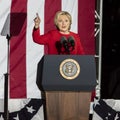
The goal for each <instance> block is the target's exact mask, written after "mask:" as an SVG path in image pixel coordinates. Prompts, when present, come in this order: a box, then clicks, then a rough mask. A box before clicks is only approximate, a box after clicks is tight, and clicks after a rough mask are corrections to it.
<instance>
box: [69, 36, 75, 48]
mask: <svg viewBox="0 0 120 120" xmlns="http://www.w3.org/2000/svg"><path fill="white" fill-rule="evenodd" d="M68 43H69V47H72V50H73V49H74V46H75V40H74V37H73V36H70V37H69V38H68Z"/></svg>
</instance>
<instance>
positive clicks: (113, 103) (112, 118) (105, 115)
mask: <svg viewBox="0 0 120 120" xmlns="http://www.w3.org/2000/svg"><path fill="white" fill-rule="evenodd" d="M119 106H120V100H114V99H100V100H95V104H94V107H93V109H94V114H93V120H120V107H119Z"/></svg>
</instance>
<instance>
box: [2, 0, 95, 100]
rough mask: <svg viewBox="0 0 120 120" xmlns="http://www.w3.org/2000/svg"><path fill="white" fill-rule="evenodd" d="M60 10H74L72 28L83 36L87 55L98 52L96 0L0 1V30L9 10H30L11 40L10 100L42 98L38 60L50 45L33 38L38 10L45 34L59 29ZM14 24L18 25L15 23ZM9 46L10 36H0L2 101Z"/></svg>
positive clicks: (41, 26) (23, 11)
mask: <svg viewBox="0 0 120 120" xmlns="http://www.w3.org/2000/svg"><path fill="white" fill-rule="evenodd" d="M58 10H65V11H68V12H70V13H71V15H72V20H73V22H72V26H71V31H73V32H76V33H78V34H79V35H80V38H81V41H82V44H83V47H84V50H85V53H86V54H95V39H94V22H95V20H94V11H95V0H52V1H50V0H22V1H21V0H17V1H16V0H0V11H1V12H0V32H1V31H2V28H3V27H4V23H5V21H6V19H7V16H8V14H9V13H26V15H27V16H26V19H25V21H24V24H23V25H22V28H21V31H20V33H19V34H18V35H16V36H12V37H11V39H10V53H9V98H10V99H14V98H16V99H21V98H22V99H23V98H24V99H27V98H35V99H40V98H41V94H40V91H39V89H38V88H37V86H36V72H37V63H38V62H39V61H40V59H41V57H42V56H43V54H44V52H46V48H44V46H42V45H38V44H36V43H34V42H33V40H32V29H33V26H34V22H33V19H34V18H35V17H36V13H38V14H39V16H40V18H41V24H40V28H41V33H42V34H44V33H46V32H47V31H49V30H51V29H54V28H55V26H54V23H53V19H54V15H55V13H56V11H58ZM11 19H12V18H11ZM11 26H12V27H15V26H14V24H12V25H11ZM12 27H11V28H10V29H12ZM13 29H14V28H13ZM7 47H8V46H7V40H6V36H3V35H0V98H1V100H2V99H3V97H4V81H5V79H4V74H5V73H6V72H7V59H8V57H7Z"/></svg>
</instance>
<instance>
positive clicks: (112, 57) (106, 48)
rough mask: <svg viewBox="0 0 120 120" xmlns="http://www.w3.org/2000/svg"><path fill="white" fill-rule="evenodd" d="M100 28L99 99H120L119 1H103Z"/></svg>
mask: <svg viewBox="0 0 120 120" xmlns="http://www.w3.org/2000/svg"><path fill="white" fill-rule="evenodd" d="M102 26H103V30H102V31H103V33H102V82H101V97H102V98H120V79H119V78H120V77H115V76H116V75H117V76H118V74H119V76H120V72H118V71H119V68H120V0H103V25H102ZM113 85H114V86H113ZM115 88H116V90H115ZM113 94H114V95H113Z"/></svg>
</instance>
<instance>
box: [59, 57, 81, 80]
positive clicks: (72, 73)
mask: <svg viewBox="0 0 120 120" xmlns="http://www.w3.org/2000/svg"><path fill="white" fill-rule="evenodd" d="M59 70H60V74H61V75H62V77H64V78H65V79H67V80H73V79H75V78H76V77H77V76H78V75H79V73H80V65H79V64H78V62H77V61H76V60H74V59H66V60H64V61H62V62H61V64H60V68H59Z"/></svg>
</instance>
